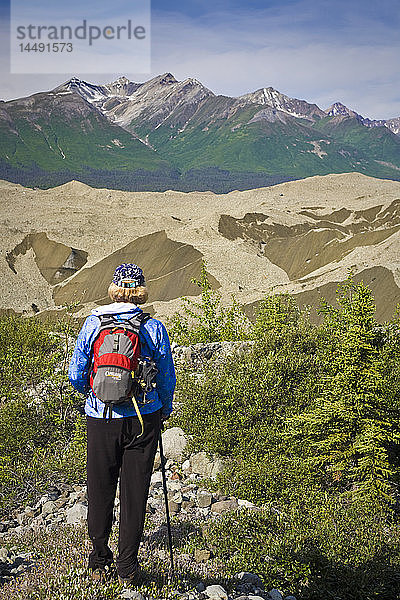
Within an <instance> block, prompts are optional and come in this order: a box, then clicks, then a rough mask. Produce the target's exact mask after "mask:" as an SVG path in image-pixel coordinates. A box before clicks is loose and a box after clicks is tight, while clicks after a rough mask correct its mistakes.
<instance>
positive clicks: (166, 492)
mask: <svg viewBox="0 0 400 600" xmlns="http://www.w3.org/2000/svg"><path fill="white" fill-rule="evenodd" d="M161 431H162V430H161V429H160V435H159V438H158V442H159V444H160V460H161V473H162V481H163V489H164V500H165V514H166V517H167V529H168V546H169V556H170V560H171V576H172V577H175V572H174V553H173V550H172V533H171V520H170V518H169V506H168V491H167V477H166V475H165V456H164V450H163V443H162V435H161Z"/></svg>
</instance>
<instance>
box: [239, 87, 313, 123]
mask: <svg viewBox="0 0 400 600" xmlns="http://www.w3.org/2000/svg"><path fill="white" fill-rule="evenodd" d="M238 101H239V102H240V103H243V104H261V105H264V106H268V107H270V108H274V109H276V110H281V111H283V112H285V113H287V114H289V115H292V116H293V117H298V118H305V119H309V120H314V119H315V118H316V117H317V118H321V117H323V116H325V113H324V112H323V111H322V110H321V109H320V108H319V107H318V106H317V105H316V104H310V103H309V102H306V101H305V100H298V99H297V98H289V96H286V95H285V94H282V93H281V92H279V91H278V90H276V89H275V88H273V87H264V88H260V89H259V90H256V91H255V92H250V93H249V94H244V95H243V96H239V97H238Z"/></svg>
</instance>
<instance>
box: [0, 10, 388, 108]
mask: <svg viewBox="0 0 400 600" xmlns="http://www.w3.org/2000/svg"><path fill="white" fill-rule="evenodd" d="M35 1H36V2H38V3H39V4H40V0H35ZM54 1H55V3H57V1H58V2H60V1H61V0H54ZM92 1H93V0H87V1H86V2H85V6H87V4H88V2H92ZM127 1H129V0H127ZM26 2H27V6H28V5H30V4H31V2H32V0H26ZM73 2H74V0H70V2H69V3H68V6H71V7H72V5H73ZM63 4H65V3H63ZM96 7H98V10H101V11H102V13H103V15H104V16H105V17H107V15H109V16H110V18H111V16H112V7H113V2H109V1H107V2H104V1H103V0H97V1H96ZM71 10H72V9H71ZM9 12H10V10H9V0H0V71H1V79H0V98H1V99H4V100H8V99H11V98H17V97H20V96H26V95H29V94H31V93H34V92H38V91H43V90H48V89H52V88H53V87H56V86H57V85H59V84H60V83H62V82H64V81H66V80H67V79H68V78H69V77H70V76H78V77H80V78H81V79H84V80H86V81H90V82H92V83H106V82H109V81H113V80H115V79H116V78H117V77H119V76H121V75H125V76H126V77H128V78H129V79H131V80H133V81H145V80H147V79H150V78H151V77H153V76H155V75H158V74H160V73H164V72H170V73H172V74H173V75H174V76H175V77H176V78H177V79H179V80H181V79H186V78H187V77H195V78H196V79H198V80H200V81H201V82H202V83H203V84H204V85H205V86H207V87H208V88H210V89H211V90H212V91H213V92H214V93H217V94H224V95H229V96H238V95H241V94H245V93H247V92H250V91H254V90H256V89H259V88H262V87H268V86H272V87H274V88H275V89H277V90H279V91H280V92H282V93H284V94H287V95H288V96H290V97H295V98H300V99H304V100H307V101H308V102H315V103H316V104H318V106H320V107H321V108H323V109H325V108H327V107H328V106H330V105H331V104H332V103H333V102H336V101H340V102H342V103H343V104H346V105H347V106H349V107H350V108H352V109H354V110H356V111H357V112H359V113H360V114H362V115H363V116H365V117H369V118H375V119H379V118H390V117H396V116H400V1H399V0H379V2H376V0H347V1H346V0H279V1H278V0H264V1H261V0H246V1H245V0H210V1H207V0H168V1H166V0H152V3H151V71H150V72H149V73H145V74H143V73H135V72H128V71H126V70H125V71H124V72H119V71H115V72H112V73H111V72H110V73H101V74H93V73H92V74H91V73H78V72H74V73H70V74H50V75H38V74H29V75H26V74H25V75H15V74H14V75H12V74H10V65H9V35H8V32H9V27H10V25H9Z"/></svg>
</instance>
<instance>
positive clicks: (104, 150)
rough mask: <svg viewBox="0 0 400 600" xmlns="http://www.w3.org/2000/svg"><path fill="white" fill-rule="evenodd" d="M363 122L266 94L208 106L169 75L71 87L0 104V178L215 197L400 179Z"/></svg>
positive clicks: (395, 162)
mask: <svg viewBox="0 0 400 600" xmlns="http://www.w3.org/2000/svg"><path fill="white" fill-rule="evenodd" d="M344 108H346V107H344ZM346 110H347V109H346ZM328 112H329V111H328ZM331 112H332V111H331ZM354 115H355V116H354ZM360 119H361V117H359V116H357V115H356V113H351V112H348V111H347V112H346V113H345V114H328V113H327V112H324V111H322V110H321V109H320V108H318V107H317V106H316V105H315V104H309V103H308V102H306V101H303V100H296V99H294V98H288V97H287V96H285V95H284V94H281V93H280V92H278V91H277V90H274V89H273V88H263V89H260V90H257V91H256V92H252V93H250V94H246V95H245V96H241V97H239V98H231V97H228V96H216V95H214V94H213V93H212V92H211V91H210V90H208V89H207V88H205V87H204V86H203V85H202V84H201V83H200V82H198V81H197V80H194V79H188V80H185V81H183V82H180V81H177V80H176V79H175V78H174V77H173V75H171V74H170V73H166V74H164V75H161V76H157V77H155V78H153V79H151V80H149V81H148V82H145V83H143V84H134V83H132V82H129V81H128V80H126V79H125V78H121V79H120V80H117V82H114V83H112V84H107V85H105V86H95V85H94V84H88V83H86V82H83V81H81V80H79V79H76V78H73V79H71V80H70V81H69V82H66V83H65V84H63V85H61V86H59V87H58V88H56V89H55V90H53V91H51V92H47V93H40V94H35V95H33V96H30V97H28V98H22V99H19V100H14V101H11V102H3V103H0V133H1V141H0V177H2V178H4V179H8V180H11V181H17V182H19V183H23V184H24V185H38V186H40V187H49V186H52V185H56V184H60V183H63V182H66V181H68V180H70V179H78V180H80V181H83V182H85V183H88V184H90V185H93V186H96V187H110V188H116V189H126V190H155V191H156V190H166V189H171V188H172V189H178V190H183V191H190V190H192V189H197V190H207V189H209V190H212V191H215V192H217V193H222V192H227V191H230V190H232V189H246V188H252V187H261V186H265V185H271V184H274V183H278V182H281V181H287V180H290V179H299V178H304V177H309V176H312V175H326V174H328V173H345V172H352V171H353V172H354V171H358V172H361V173H364V174H365V175H370V176H374V177H380V178H388V179H397V180H399V179H400V135H396V133H393V132H392V131H390V129H388V128H387V127H384V126H382V127H378V126H374V127H368V126H366V125H365V123H364V124H363V122H362V121H361V120H360ZM364 121H365V120H364Z"/></svg>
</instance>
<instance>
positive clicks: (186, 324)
mask: <svg viewBox="0 0 400 600" xmlns="http://www.w3.org/2000/svg"><path fill="white" fill-rule="evenodd" d="M192 283H195V284H196V285H198V286H199V288H200V289H201V294H200V299H199V300H192V299H189V298H185V297H184V298H182V299H181V301H182V307H181V309H182V310H181V312H183V315H182V314H181V313H179V312H178V313H175V314H174V315H173V316H172V318H171V319H170V320H169V323H168V329H169V334H170V336H171V339H172V341H174V342H176V343H177V344H181V345H189V344H197V343H201V342H202V343H208V342H216V341H220V340H224V341H236V340H244V339H247V338H248V337H249V332H250V330H251V324H250V322H249V321H248V319H247V318H246V316H245V314H244V313H243V310H242V308H241V306H240V305H239V304H238V303H237V302H236V300H235V298H234V297H233V298H232V304H231V305H230V306H228V307H223V306H222V304H221V295H220V294H219V292H218V291H215V290H213V289H212V286H211V284H210V281H209V279H208V275H207V270H206V263H205V262H203V264H202V267H201V274H200V279H199V280H197V279H192Z"/></svg>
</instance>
